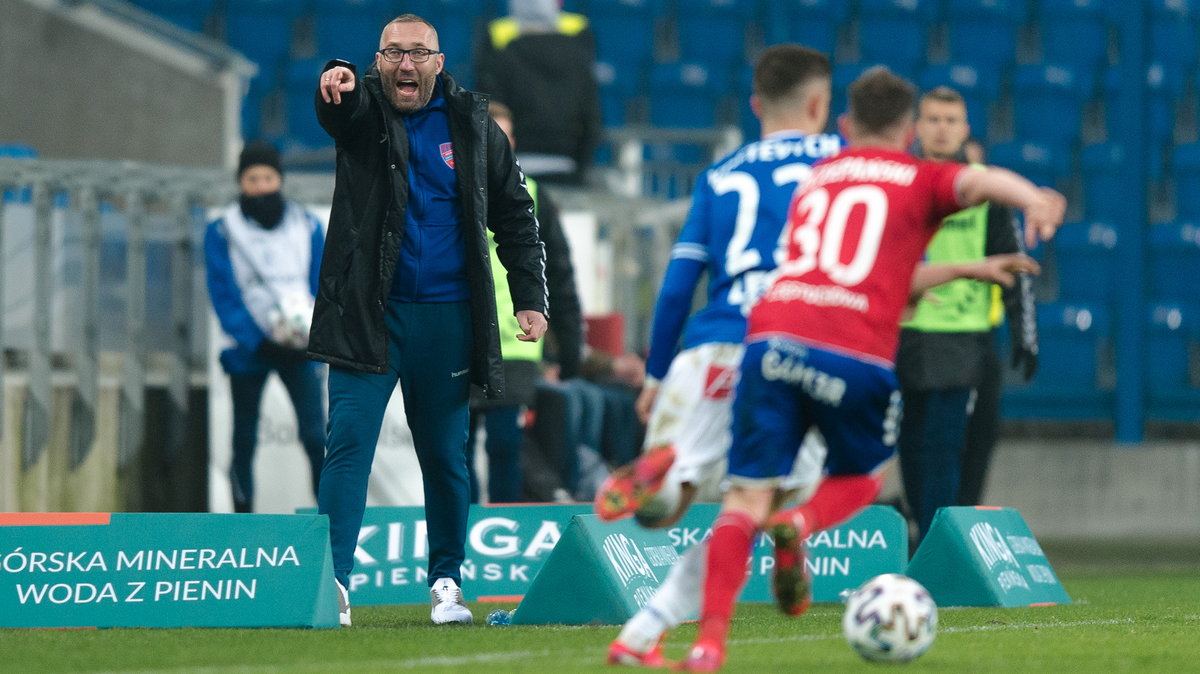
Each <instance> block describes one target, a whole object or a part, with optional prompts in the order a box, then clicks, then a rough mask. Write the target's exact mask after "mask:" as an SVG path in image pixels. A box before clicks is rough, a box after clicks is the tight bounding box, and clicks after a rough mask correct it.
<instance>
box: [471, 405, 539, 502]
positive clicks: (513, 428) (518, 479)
mask: <svg viewBox="0 0 1200 674" xmlns="http://www.w3.org/2000/svg"><path fill="white" fill-rule="evenodd" d="M520 416H521V406H520V405H504V406H499V407H489V408H488V409H487V411H486V412H477V413H472V414H471V435H470V438H469V439H468V440H467V470H468V471H469V472H470V474H471V503H478V502H479V477H478V476H477V475H476V474H475V461H474V459H475V431H476V430H477V429H478V428H479V426H481V425H482V426H483V428H484V430H486V431H487V437H486V438H484V441H483V448H484V450H485V451H487V459H488V502H489V503H517V502H519V501H520V500H521V486H522V480H523V478H522V476H521V445H522V444H524V442H525V429H523V428H521V425H520Z"/></svg>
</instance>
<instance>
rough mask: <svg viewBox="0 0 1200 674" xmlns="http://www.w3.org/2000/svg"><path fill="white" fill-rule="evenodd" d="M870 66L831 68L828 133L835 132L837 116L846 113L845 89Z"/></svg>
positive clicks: (844, 65) (848, 64)
mask: <svg viewBox="0 0 1200 674" xmlns="http://www.w3.org/2000/svg"><path fill="white" fill-rule="evenodd" d="M871 65H872V64H868V63H837V64H835V65H834V66H833V100H832V101H830V102H829V130H830V131H836V130H837V129H836V128H835V125H836V124H837V117H838V115H840V114H842V113H844V112H846V110H847V108H848V107H849V106H848V104H847V102H846V89H847V88H849V87H850V83H851V82H853V81H854V80H856V79H858V77H859V75H862V74H863V73H864V72H866V70H867V69H868V68H870V67H871Z"/></svg>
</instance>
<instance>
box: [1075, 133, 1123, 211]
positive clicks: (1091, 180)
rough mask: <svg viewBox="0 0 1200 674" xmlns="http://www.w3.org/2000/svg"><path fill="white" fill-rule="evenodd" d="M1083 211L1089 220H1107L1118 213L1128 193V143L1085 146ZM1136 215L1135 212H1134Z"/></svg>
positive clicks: (1083, 158) (1083, 155)
mask: <svg viewBox="0 0 1200 674" xmlns="http://www.w3.org/2000/svg"><path fill="white" fill-rule="evenodd" d="M1081 154H1082V161H1081V162H1080V164H1081V169H1082V178H1083V212H1084V214H1085V215H1086V216H1087V218H1088V219H1092V220H1094V219H1101V220H1107V219H1111V218H1114V217H1116V216H1117V215H1119V214H1120V213H1121V211H1122V209H1123V208H1124V206H1125V204H1124V201H1125V199H1126V196H1125V194H1124V189H1123V187H1124V183H1125V180H1126V176H1125V175H1123V174H1124V173H1125V171H1124V170H1123V166H1124V164H1125V161H1126V160H1125V146H1124V145H1122V144H1120V143H1094V144H1092V145H1088V146H1086V147H1084V148H1083V152H1082V153H1081ZM1135 215H1136V214H1135Z"/></svg>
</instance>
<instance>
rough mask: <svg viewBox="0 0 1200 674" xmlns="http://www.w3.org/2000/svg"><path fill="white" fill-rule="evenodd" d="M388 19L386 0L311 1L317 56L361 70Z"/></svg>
mask: <svg viewBox="0 0 1200 674" xmlns="http://www.w3.org/2000/svg"><path fill="white" fill-rule="evenodd" d="M391 18H393V17H392V16H390V12H389V11H388V3H386V0H313V28H314V30H315V32H316V39H317V56H319V57H321V58H323V59H326V60H329V59H334V58H339V59H344V60H346V61H350V62H351V63H355V64H357V65H358V66H359V67H360V68H361V69H363V70H365V69H366V67H367V65H368V64H370V63H371V62H373V61H374V59H375V50H377V49H378V48H379V35H380V33H381V32H382V30H383V24H384V22H385V21H387V20H388V19H391ZM435 25H436V24H435ZM439 36H440V31H439Z"/></svg>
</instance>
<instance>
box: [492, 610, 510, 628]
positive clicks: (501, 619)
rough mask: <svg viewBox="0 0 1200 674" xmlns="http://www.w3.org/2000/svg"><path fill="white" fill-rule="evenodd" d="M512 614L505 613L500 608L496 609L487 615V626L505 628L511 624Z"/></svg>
mask: <svg viewBox="0 0 1200 674" xmlns="http://www.w3.org/2000/svg"><path fill="white" fill-rule="evenodd" d="M512 614H513V612H512V611H505V610H504V609H502V608H498V609H496V610H495V611H492V612H491V613H489V614H487V619H486V620H487V624H489V625H491V626H493V627H507V626H508V625H509V624H511V623H512Z"/></svg>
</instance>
